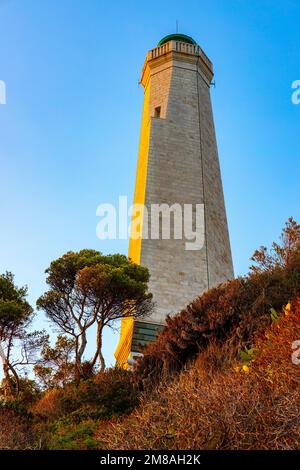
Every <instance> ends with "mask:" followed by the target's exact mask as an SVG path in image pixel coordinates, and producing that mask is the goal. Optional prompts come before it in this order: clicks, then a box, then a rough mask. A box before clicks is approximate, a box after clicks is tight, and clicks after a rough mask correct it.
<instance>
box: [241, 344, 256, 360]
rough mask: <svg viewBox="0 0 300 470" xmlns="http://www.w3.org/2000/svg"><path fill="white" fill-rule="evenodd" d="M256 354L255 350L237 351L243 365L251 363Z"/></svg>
mask: <svg viewBox="0 0 300 470" xmlns="http://www.w3.org/2000/svg"><path fill="white" fill-rule="evenodd" d="M256 353H257V350H256V349H255V348H249V349H248V348H245V350H244V351H242V350H239V355H240V357H241V359H242V361H243V363H244V364H248V363H249V362H251V361H253V359H254V358H255V355H256Z"/></svg>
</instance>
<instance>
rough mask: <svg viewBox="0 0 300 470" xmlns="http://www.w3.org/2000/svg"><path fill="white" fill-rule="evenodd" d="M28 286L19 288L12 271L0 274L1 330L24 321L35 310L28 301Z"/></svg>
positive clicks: (3, 333)
mask: <svg viewBox="0 0 300 470" xmlns="http://www.w3.org/2000/svg"><path fill="white" fill-rule="evenodd" d="M26 295H27V287H21V288H18V287H17V286H16V285H15V283H14V276H13V274H12V273H10V272H6V273H5V274H1V275H0V332H1V336H2V339H3V336H4V335H5V332H6V331H7V330H8V329H11V328H12V327H14V326H16V325H20V324H21V323H22V322H24V321H25V320H26V319H27V318H28V317H29V316H30V315H31V314H32V312H33V310H32V308H31V306H30V305H29V303H28V302H27V301H26Z"/></svg>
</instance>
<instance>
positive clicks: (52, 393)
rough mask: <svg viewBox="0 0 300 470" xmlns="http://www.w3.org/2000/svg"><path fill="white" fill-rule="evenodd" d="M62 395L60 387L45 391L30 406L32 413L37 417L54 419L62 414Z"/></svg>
mask: <svg viewBox="0 0 300 470" xmlns="http://www.w3.org/2000/svg"><path fill="white" fill-rule="evenodd" d="M62 395H63V392H62V390H60V389H55V388H54V389H51V390H48V391H47V392H45V393H44V394H43V396H42V398H40V400H38V401H37V402H36V403H35V404H34V405H33V407H32V410H31V411H32V413H33V414H34V415H35V416H36V417H39V418H46V419H50V420H51V419H55V418H58V417H59V416H61V414H62V403H61V400H62Z"/></svg>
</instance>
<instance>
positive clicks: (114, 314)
mask: <svg viewBox="0 0 300 470" xmlns="http://www.w3.org/2000/svg"><path fill="white" fill-rule="evenodd" d="M46 273H47V275H48V277H47V284H48V285H49V287H50V290H49V291H48V292H46V293H45V294H44V295H43V296H41V297H40V298H39V299H38V301H37V306H38V308H39V309H43V310H44V311H45V313H46V315H47V317H48V318H49V319H50V320H51V321H52V322H53V323H54V324H55V325H56V326H58V327H59V329H60V330H61V331H62V332H63V333H65V334H67V335H70V336H72V338H73V340H74V347H75V376H76V379H77V381H79V380H80V379H81V378H84V377H85V376H84V371H83V367H82V358H83V355H84V352H85V349H86V345H87V338H86V334H87V330H88V329H89V328H90V327H92V326H93V325H95V324H96V325H97V334H96V341H95V353H94V357H93V358H92V360H91V365H92V367H94V366H95V365H96V362H97V360H99V365H100V368H101V369H104V367H105V364H104V358H103V355H102V352H101V348H102V331H103V328H104V327H105V326H107V325H111V323H112V322H114V321H115V320H118V319H120V318H123V317H128V316H133V315H136V316H145V315H146V314H148V313H150V312H151V309H152V302H151V294H149V293H148V292H147V288H148V281H149V272H148V269H147V268H145V267H142V266H138V265H136V264H134V263H132V262H131V261H130V260H128V258H127V257H126V256H124V255H119V254H116V255H108V256H105V255H102V254H101V253H100V252H98V251H95V250H81V251H79V252H77V253H75V252H68V253H66V254H65V255H63V256H62V257H61V258H59V259H57V260H55V261H52V263H51V265H50V267H49V268H48V269H47V271H46Z"/></svg>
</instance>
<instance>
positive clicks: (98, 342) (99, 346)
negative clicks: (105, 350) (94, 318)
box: [97, 322, 105, 372]
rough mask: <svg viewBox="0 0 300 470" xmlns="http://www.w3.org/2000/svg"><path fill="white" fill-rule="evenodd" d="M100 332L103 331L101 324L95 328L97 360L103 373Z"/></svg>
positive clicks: (103, 362) (103, 361)
mask: <svg viewBox="0 0 300 470" xmlns="http://www.w3.org/2000/svg"><path fill="white" fill-rule="evenodd" d="M102 331H103V324H102V322H99V323H98V328H97V351H98V359H99V365H100V371H101V372H103V371H104V369H105V360H104V357H103V354H102Z"/></svg>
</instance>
